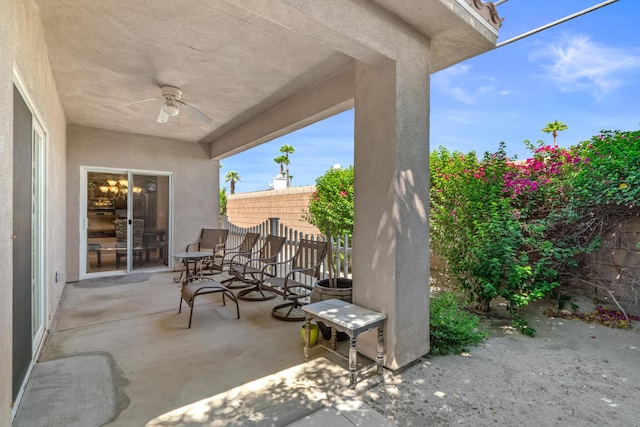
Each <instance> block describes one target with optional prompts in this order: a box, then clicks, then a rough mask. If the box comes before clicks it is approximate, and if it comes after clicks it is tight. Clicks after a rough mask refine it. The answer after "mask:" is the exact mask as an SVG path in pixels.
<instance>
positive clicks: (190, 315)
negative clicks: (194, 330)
mask: <svg viewBox="0 0 640 427" xmlns="http://www.w3.org/2000/svg"><path fill="white" fill-rule="evenodd" d="M189 305H190V306H191V311H190V312H189V328H188V329H191V318H193V301H191V304H189Z"/></svg>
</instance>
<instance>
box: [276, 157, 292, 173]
mask: <svg viewBox="0 0 640 427" xmlns="http://www.w3.org/2000/svg"><path fill="white" fill-rule="evenodd" d="M273 161H274V162H276V163H277V164H279V165H280V175H282V176H284V165H285V164H287V165H288V164H289V159H288V158H287V156H278V157H276V158H275V159H273Z"/></svg>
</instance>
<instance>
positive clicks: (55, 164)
mask: <svg viewBox="0 0 640 427" xmlns="http://www.w3.org/2000/svg"><path fill="white" fill-rule="evenodd" d="M0 11H1V12H0V95H1V96H2V99H4V100H5V102H2V103H0V171H1V172H0V174H1V176H2V179H0V194H2V195H3V199H2V200H3V203H0V230H2V231H1V233H0V271H2V274H0V343H1V345H0V425H3V426H4V425H10V424H11V409H12V408H11V382H12V379H11V378H12V360H11V358H12V350H11V342H12V320H11V319H12V304H13V302H12V293H13V292H12V282H13V280H12V278H13V264H12V258H13V252H12V251H13V245H12V240H11V234H12V231H13V206H12V203H11V200H12V199H13V193H12V188H13V102H12V100H13V84H12V83H13V80H14V72H13V70H14V67H15V70H16V71H17V75H18V76H19V79H20V81H21V83H22V85H23V87H22V89H23V90H24V91H25V95H26V97H27V102H28V103H29V104H30V106H31V108H33V109H34V110H35V111H34V113H35V114H36V116H37V117H38V119H39V120H40V122H41V125H42V126H43V127H44V130H45V132H46V138H47V140H46V159H45V164H46V165H45V174H46V175H45V177H46V178H45V179H46V210H47V213H46V218H47V219H46V236H45V237H46V246H45V252H46V253H45V257H46V260H47V261H46V265H45V269H46V271H45V277H44V280H45V281H46V288H47V313H48V316H47V328H48V327H49V326H50V324H51V319H52V317H53V314H54V313H55V308H56V307H57V302H58V300H59V299H60V295H61V292H62V289H63V286H64V282H63V281H62V280H60V281H58V283H55V272H56V271H60V272H62V271H64V265H65V251H64V250H60V247H61V244H63V243H64V239H65V232H66V221H65V210H66V205H65V202H66V196H65V195H66V189H65V179H66V177H65V167H64V163H65V139H66V136H65V132H66V130H65V128H66V123H65V117H64V112H63V110H62V106H61V105H60V101H59V98H58V94H57V90H56V84H55V81H54V79H53V75H52V72H51V68H50V65H49V61H48V54H47V47H46V44H45V39H44V34H43V31H42V27H41V25H40V18H39V16H38V10H37V8H36V7H35V6H34V5H33V3H32V2H31V1H30V0H0ZM25 214H27V215H28V214H29V213H28V212H27V213H25Z"/></svg>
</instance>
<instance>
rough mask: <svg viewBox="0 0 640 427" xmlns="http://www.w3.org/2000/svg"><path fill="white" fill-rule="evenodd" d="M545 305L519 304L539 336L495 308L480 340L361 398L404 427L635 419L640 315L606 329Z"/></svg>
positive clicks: (639, 419) (631, 422) (639, 420)
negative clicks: (629, 325) (627, 325)
mask: <svg viewBox="0 0 640 427" xmlns="http://www.w3.org/2000/svg"><path fill="white" fill-rule="evenodd" d="M579 306H580V311H583V312H584V311H590V310H592V309H593V307H594V304H593V303H592V302H590V301H589V300H588V299H584V300H583V301H581V302H580V303H579ZM549 308H553V305H552V303H551V302H549V301H547V302H538V303H536V304H532V305H531V306H529V307H528V308H527V309H526V310H525V311H524V312H523V317H524V318H525V319H526V320H527V321H528V322H529V324H530V325H531V326H533V327H534V328H536V330H537V332H538V334H537V336H536V337H535V338H530V337H527V336H524V335H522V334H520V333H519V332H517V331H515V330H513V329H512V328H510V327H509V326H508V321H506V320H504V319H505V318H506V313H505V312H504V308H503V307H497V308H494V309H493V311H494V313H495V315H496V316H497V318H493V319H484V320H483V324H484V325H485V327H487V328H488V329H489V330H490V337H489V339H488V340H486V341H485V342H484V343H482V344H481V345H479V346H477V347H472V348H471V349H470V352H469V353H468V354H463V355H458V356H434V357H425V358H423V359H421V360H419V361H418V362H417V363H416V364H414V365H412V366H411V367H409V368H407V369H405V370H403V371H402V372H401V373H400V374H398V375H396V376H393V377H392V380H389V381H387V382H386V383H383V384H381V385H379V386H378V387H376V388H374V389H372V390H370V391H368V392H367V393H366V394H365V395H364V396H362V399H363V400H364V401H365V402H367V403H368V404H370V405H371V406H373V407H374V408H375V409H376V410H377V411H379V412H381V413H382V414H384V415H385V416H386V417H387V418H389V419H391V420H394V421H395V422H396V423H397V424H398V425H400V426H450V425H460V424H462V425H465V424H466V425H474V426H488V425H492V426H495V425H498V426H514V425H525V426H530V425H531V426H533V425H535V426H552V425H553V426H565V425H566V426H576V425H580V426H596V425H598V426H603V425H616V426H640V322H634V324H635V328H634V329H631V330H621V329H611V328H608V327H606V326H603V325H599V324H588V323H584V322H582V321H580V320H567V319H563V318H555V317H547V316H546V315H545V314H543V311H544V310H545V309H549ZM501 319H502V320H501Z"/></svg>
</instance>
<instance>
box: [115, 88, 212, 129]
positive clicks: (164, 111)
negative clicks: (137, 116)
mask: <svg viewBox="0 0 640 427" xmlns="http://www.w3.org/2000/svg"><path fill="white" fill-rule="evenodd" d="M160 90H161V92H162V98H151V99H143V100H141V101H135V102H131V103H129V104H127V105H132V104H139V103H141V102H148V101H164V102H163V104H162V106H161V107H160V113H159V114H158V120H157V121H158V123H167V122H168V121H169V119H170V118H171V117H174V116H177V115H179V114H180V109H181V108H182V107H184V108H185V109H187V110H188V111H189V112H191V113H192V114H194V115H195V116H196V117H198V118H199V119H200V120H202V121H203V122H205V123H207V124H209V123H211V118H210V117H209V116H207V115H206V114H204V113H203V112H202V111H200V110H198V109H197V108H196V107H193V106H191V105H189V104H187V103H186V102H184V101H182V99H181V98H182V91H181V90H180V89H179V88H177V87H174V86H161V87H160Z"/></svg>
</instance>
